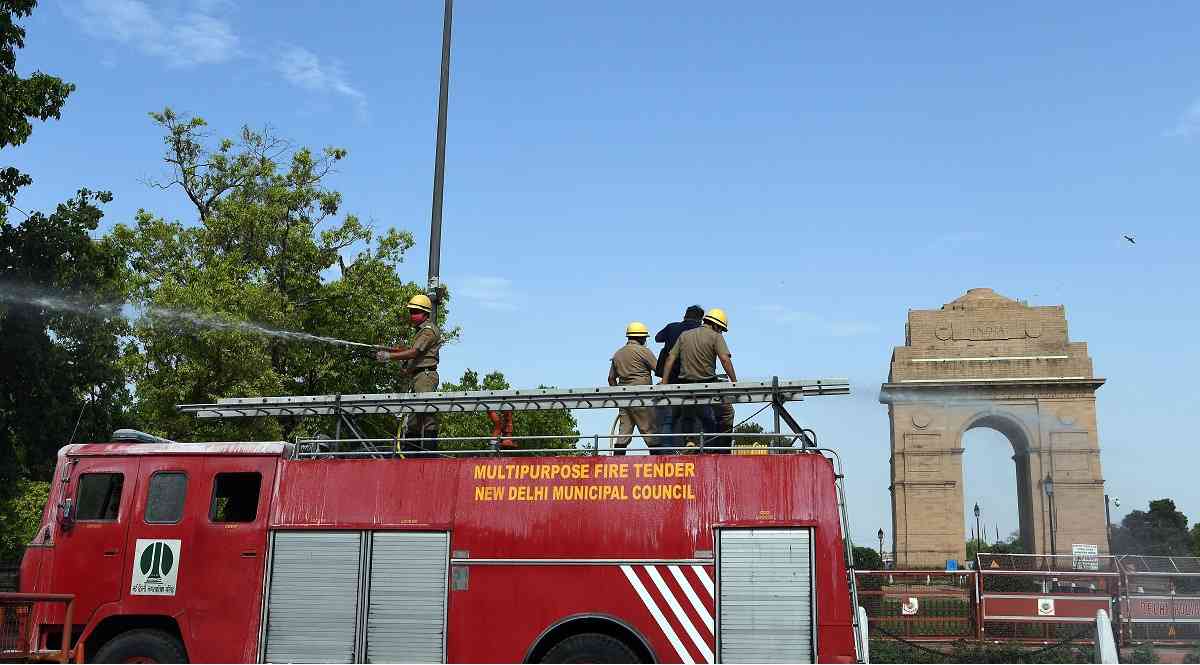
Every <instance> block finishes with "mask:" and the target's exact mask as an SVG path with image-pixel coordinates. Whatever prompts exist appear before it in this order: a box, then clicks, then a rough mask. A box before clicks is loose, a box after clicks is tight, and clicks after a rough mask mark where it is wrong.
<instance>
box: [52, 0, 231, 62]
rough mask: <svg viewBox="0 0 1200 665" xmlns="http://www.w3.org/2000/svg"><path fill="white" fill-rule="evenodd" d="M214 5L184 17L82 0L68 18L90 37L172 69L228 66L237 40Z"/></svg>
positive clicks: (120, 0)
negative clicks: (143, 55) (156, 60)
mask: <svg viewBox="0 0 1200 665" xmlns="http://www.w3.org/2000/svg"><path fill="white" fill-rule="evenodd" d="M217 7H218V6H217V5H198V6H197V7H196V9H195V11H188V12H184V13H178V12H171V11H167V10H163V9H161V8H152V7H151V5H149V4H147V3H145V2H142V0H82V1H81V2H80V3H79V4H77V5H75V6H74V7H70V8H68V9H67V15H68V16H69V17H70V18H71V19H72V20H74V21H75V22H76V23H78V24H79V26H80V27H81V28H82V29H83V30H84V32H87V33H88V34H89V35H92V36H93V37H96V38H98V39H105V40H111V41H115V42H118V43H120V44H124V45H127V46H129V47H131V48H134V49H137V50H138V51H141V52H142V53H144V54H146V55H150V56H154V57H158V58H162V59H163V60H165V61H166V62H167V64H168V65H170V66H173V67H190V66H194V65H210V64H218V63H222V62H227V61H229V60H231V59H233V58H234V57H235V56H236V55H237V54H238V37H237V35H236V34H234V32H233V28H231V27H230V25H229V23H228V22H226V21H225V20H223V19H221V18H218V17H216V16H213V15H212V14H211V10H212V9H214V8H217Z"/></svg>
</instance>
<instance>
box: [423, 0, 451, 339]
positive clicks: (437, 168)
mask: <svg viewBox="0 0 1200 665" xmlns="http://www.w3.org/2000/svg"><path fill="white" fill-rule="evenodd" d="M453 15H454V0H446V7H445V12H444V15H443V18H442V78H441V83H440V86H439V90H438V124H437V153H436V155H435V156H434V166H433V213H432V220H431V221H430V224H429V290H430V296H431V298H432V300H433V320H434V321H435V322H436V321H437V315H438V310H439V309H441V302H440V298H438V297H437V291H438V287H440V286H441V281H440V280H441V271H442V191H443V188H444V185H445V181H446V107H447V105H448V102H449V97H450V25H451V23H452V21H453V19H452V17H453Z"/></svg>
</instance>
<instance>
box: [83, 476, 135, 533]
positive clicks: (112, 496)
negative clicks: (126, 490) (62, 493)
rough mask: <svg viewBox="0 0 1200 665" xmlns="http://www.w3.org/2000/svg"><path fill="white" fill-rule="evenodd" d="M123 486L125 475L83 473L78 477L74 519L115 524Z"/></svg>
mask: <svg viewBox="0 0 1200 665" xmlns="http://www.w3.org/2000/svg"><path fill="white" fill-rule="evenodd" d="M124 485H125V475H124V474H121V473H85V474H83V475H81V476H79V490H78V491H77V492H76V495H75V504H76V508H75V519H76V520H78V521H85V520H92V521H100V522H115V521H116V519H117V512H118V511H119V509H120V507H121V488H122V487H124Z"/></svg>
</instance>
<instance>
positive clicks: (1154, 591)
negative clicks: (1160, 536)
mask: <svg viewBox="0 0 1200 665" xmlns="http://www.w3.org/2000/svg"><path fill="white" fill-rule="evenodd" d="M1117 563H1118V567H1119V568H1120V571H1121V576H1122V585H1121V586H1122V594H1121V604H1120V608H1121V612H1120V622H1121V629H1122V632H1123V633H1124V636H1125V637H1126V638H1127V639H1130V640H1133V641H1135V642H1158V643H1181V642H1197V641H1200V558H1196V557H1169V556H1139V555H1122V556H1120V557H1117Z"/></svg>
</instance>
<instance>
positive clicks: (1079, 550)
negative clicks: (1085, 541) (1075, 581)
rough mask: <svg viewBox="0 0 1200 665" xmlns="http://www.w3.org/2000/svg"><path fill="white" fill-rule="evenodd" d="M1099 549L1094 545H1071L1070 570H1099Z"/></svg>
mask: <svg viewBox="0 0 1200 665" xmlns="http://www.w3.org/2000/svg"><path fill="white" fill-rule="evenodd" d="M1099 555H1100V548H1099V547H1096V546H1095V545H1071V568H1073V569H1075V570H1100V559H1099V558H1097V557H1099Z"/></svg>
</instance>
